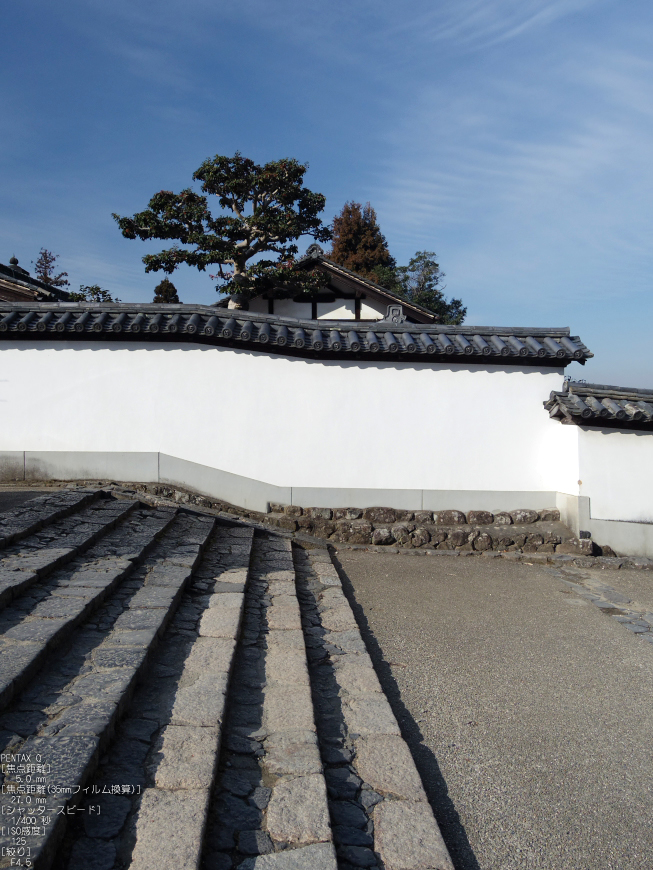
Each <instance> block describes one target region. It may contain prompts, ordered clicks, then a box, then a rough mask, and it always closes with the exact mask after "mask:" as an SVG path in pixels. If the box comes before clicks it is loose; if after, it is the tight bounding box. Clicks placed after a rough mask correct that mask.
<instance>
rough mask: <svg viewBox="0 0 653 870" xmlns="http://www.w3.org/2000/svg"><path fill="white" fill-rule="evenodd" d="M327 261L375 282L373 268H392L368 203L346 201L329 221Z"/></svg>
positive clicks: (386, 248) (392, 263) (388, 252)
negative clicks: (331, 227)
mask: <svg viewBox="0 0 653 870" xmlns="http://www.w3.org/2000/svg"><path fill="white" fill-rule="evenodd" d="M328 257H329V259H330V260H333V262H334V263H338V264H339V265H340V266H344V267H345V268H346V269H351V271H352V272H356V274H357V275H360V276H361V277H362V278H368V279H369V280H370V281H376V280H378V276H377V275H376V273H375V270H376V269H394V268H395V266H396V263H395V260H394V257H393V256H392V255H391V254H390V251H389V250H388V243H387V242H386V240H385V236H384V235H383V233H382V232H381V230H380V228H379V225H378V223H377V222H376V212H375V211H374V209H373V208H372V206H371V205H370V203H369V202H367V203H365V206H364V207H363V206H361V204H360V202H346V203H345V204H344V206H343V209H342V211H341V212H340V214H339V215H337V216H336V217H335V218H334V219H333V247H332V248H331V251H330V252H329V254H328Z"/></svg>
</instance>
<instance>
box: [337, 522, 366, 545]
mask: <svg viewBox="0 0 653 870" xmlns="http://www.w3.org/2000/svg"><path fill="white" fill-rule="evenodd" d="M336 531H337V534H338V536H339V539H340V540H342V541H348V542H349V543H350V544H370V543H371V542H372V524H371V523H369V522H367V520H338V522H337V523H336Z"/></svg>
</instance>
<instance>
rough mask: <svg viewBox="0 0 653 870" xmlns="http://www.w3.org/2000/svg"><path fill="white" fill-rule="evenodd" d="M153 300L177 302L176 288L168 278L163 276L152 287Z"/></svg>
mask: <svg viewBox="0 0 653 870" xmlns="http://www.w3.org/2000/svg"><path fill="white" fill-rule="evenodd" d="M152 301H153V302H179V296H178V294H177V288H176V287H175V285H174V284H173V283H172V281H171V280H170V279H169V278H164V279H163V281H161V283H160V284H157V285H156V287H155V288H154V299H153V300H152Z"/></svg>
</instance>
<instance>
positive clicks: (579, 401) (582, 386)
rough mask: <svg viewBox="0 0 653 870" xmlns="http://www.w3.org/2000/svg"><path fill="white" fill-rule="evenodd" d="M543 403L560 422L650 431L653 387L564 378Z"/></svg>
mask: <svg viewBox="0 0 653 870" xmlns="http://www.w3.org/2000/svg"><path fill="white" fill-rule="evenodd" d="M544 407H545V408H546V410H547V411H548V412H549V416H550V417H552V418H554V419H557V420H559V421H560V422H561V423H573V424H576V425H581V426H609V427H612V428H614V427H618V428H628V429H641V430H645V431H653V390H642V389H638V388H636V387H617V386H611V385H608V384H587V383H585V382H583V381H567V382H565V385H564V389H562V390H553V391H552V392H551V395H550V396H549V398H548V399H547V400H546V402H544Z"/></svg>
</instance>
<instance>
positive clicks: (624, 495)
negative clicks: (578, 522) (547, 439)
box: [564, 426, 653, 522]
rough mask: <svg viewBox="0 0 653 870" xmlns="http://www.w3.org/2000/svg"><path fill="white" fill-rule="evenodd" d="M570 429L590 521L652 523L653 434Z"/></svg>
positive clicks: (614, 430) (613, 430) (615, 430)
mask: <svg viewBox="0 0 653 870" xmlns="http://www.w3.org/2000/svg"><path fill="white" fill-rule="evenodd" d="M564 428H572V427H571V426H569V427H564ZM573 428H578V432H579V452H580V479H581V480H582V485H581V487H580V493H581V495H584V496H589V499H590V516H591V518H592V519H595V520H629V521H631V522H653V433H650V432H637V431H628V430H625V429H622V430H618V429H589V428H586V429H582V428H580V427H573Z"/></svg>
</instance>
